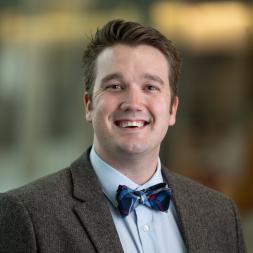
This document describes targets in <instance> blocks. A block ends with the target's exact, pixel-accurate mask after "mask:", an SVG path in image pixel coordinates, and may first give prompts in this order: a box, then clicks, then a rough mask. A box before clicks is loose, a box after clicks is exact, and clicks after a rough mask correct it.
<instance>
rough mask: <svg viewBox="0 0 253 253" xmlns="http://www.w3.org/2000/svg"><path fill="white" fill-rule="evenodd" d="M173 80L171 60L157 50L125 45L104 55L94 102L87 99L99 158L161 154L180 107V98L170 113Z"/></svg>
mask: <svg viewBox="0 0 253 253" xmlns="http://www.w3.org/2000/svg"><path fill="white" fill-rule="evenodd" d="M168 77H169V68H168V63H167V60H166V58H165V56H164V55H163V54H162V53H161V52H160V51H159V50H158V49H156V48H154V47H151V46H147V45H139V46H136V47H130V46H127V45H122V44H119V45H116V46H113V47H110V48H106V49H105V50H104V51H102V53H101V54H100V55H99V56H98V58H97V75H96V79H95V83H94V90H93V97H92V101H91V100H90V99H89V97H88V96H87V94H86V95H85V96H84V103H85V107H86V119H87V121H89V122H92V125H93V128H94V145H95V149H96V151H97V152H98V154H100V155H101V156H102V157H103V158H106V157H107V158H108V157H110V155H111V156H115V155H117V154H119V155H125V154H128V155H140V154H146V155H147V154H154V155H158V153H159V149H160V144H161V141H162V140H163V138H164V136H165V134H166V132H167V129H168V127H169V126H171V125H174V124H175V120H176V119H175V117H176V111H177V105H178V98H177V97H175V99H174V101H173V104H172V110H171V111H170V106H171V91H170V85H169V78H168Z"/></svg>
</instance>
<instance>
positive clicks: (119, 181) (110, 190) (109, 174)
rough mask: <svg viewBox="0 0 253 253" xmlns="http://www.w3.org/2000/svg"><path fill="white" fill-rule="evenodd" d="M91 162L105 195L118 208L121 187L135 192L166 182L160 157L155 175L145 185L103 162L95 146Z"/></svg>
mask: <svg viewBox="0 0 253 253" xmlns="http://www.w3.org/2000/svg"><path fill="white" fill-rule="evenodd" d="M90 160H91V164H92V166H93V168H94V170H95V173H96V175H97V177H98V180H99V182H100V185H101V187H102V190H103V192H104V194H105V195H106V197H107V198H108V199H109V200H110V201H111V202H112V204H113V205H114V206H115V207H117V200H116V192H117V189H118V186H119V185H126V186H127V187H129V188H131V189H135V190H142V189H144V188H147V187H150V186H152V185H155V184H158V183H162V182H164V180H163V176H162V172H161V162H160V158H159V157H158V161H157V168H156V172H155V174H154V175H153V176H152V178H151V179H150V180H149V181H147V182H146V183H145V184H143V185H138V184H136V183H135V182H133V181H132V180H131V179H129V178H128V177H126V176H125V175H123V174H122V173H121V172H119V171H118V170H116V169H115V168H113V167H112V166H110V165H109V164H108V163H106V162H105V161H104V160H102V159H101V158H100V157H99V156H98V154H97V153H96V151H95V148H94V146H93V147H92V149H91V152H90Z"/></svg>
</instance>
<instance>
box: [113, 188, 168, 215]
mask: <svg viewBox="0 0 253 253" xmlns="http://www.w3.org/2000/svg"><path fill="white" fill-rule="evenodd" d="M170 198H171V189H170V188H169V187H168V186H167V184H165V183H160V184H156V185H153V186H151V187H149V188H147V189H144V190H141V191H135V190H132V189H130V188H128V187H127V186H125V185H119V187H118V190H117V195H116V199H117V201H118V209H119V211H120V213H121V215H122V216H123V217H125V216H127V215H128V214H129V213H131V212H132V211H133V210H134V209H135V208H136V207H137V205H138V204H142V205H145V206H147V207H149V208H152V209H154V210H158V211H162V212H166V211H167V210H168V208H169V204H170Z"/></svg>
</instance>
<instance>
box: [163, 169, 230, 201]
mask: <svg viewBox="0 0 253 253" xmlns="http://www.w3.org/2000/svg"><path fill="white" fill-rule="evenodd" d="M165 170H167V169H166V168H165ZM165 175H166V177H167V179H168V181H169V184H170V185H171V187H172V188H173V189H174V191H179V192H180V193H181V194H183V195H185V196H186V197H187V198H189V197H190V198H198V199H199V198H201V197H203V198H204V199H212V200H214V199H216V200H217V201H224V200H229V198H228V197H227V196H225V195H224V194H223V193H221V192H218V191H216V190H214V189H211V188H209V187H207V186H205V185H203V184H201V183H199V182H196V181H194V180H192V179H190V178H188V177H184V176H182V175H179V174H177V173H174V172H171V171H166V172H165Z"/></svg>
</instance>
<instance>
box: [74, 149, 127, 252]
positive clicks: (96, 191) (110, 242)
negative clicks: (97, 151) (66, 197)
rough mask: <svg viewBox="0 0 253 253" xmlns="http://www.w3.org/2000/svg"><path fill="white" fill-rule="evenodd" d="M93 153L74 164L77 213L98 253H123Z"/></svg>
mask: <svg viewBox="0 0 253 253" xmlns="http://www.w3.org/2000/svg"><path fill="white" fill-rule="evenodd" d="M89 152H90V149H89V150H87V152H86V153H84V154H83V155H82V156H81V157H80V158H79V159H77V160H76V161H75V162H74V163H72V165H71V167H70V170H71V174H72V180H73V196H74V197H75V198H76V199H78V200H79V204H78V205H76V206H75V208H74V211H75V213H76V215H77V216H78V217H79V219H80V220H81V223H82V225H83V226H84V229H85V230H86V231H87V233H88V234H89V237H90V238H91V241H92V243H93V245H94V247H95V248H96V249H97V251H98V252H123V249H122V246H121V243H120V240H119V237H118V234H117V231H116V228H115V226H114V223H113V219H112V216H111V213H110V210H109V207H108V203H107V200H106V198H105V196H104V193H103V192H102V190H101V188H100V185H99V182H98V179H97V177H96V174H95V172H94V171H93V168H92V166H91V163H90V160H89Z"/></svg>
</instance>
